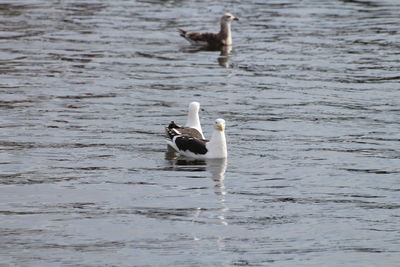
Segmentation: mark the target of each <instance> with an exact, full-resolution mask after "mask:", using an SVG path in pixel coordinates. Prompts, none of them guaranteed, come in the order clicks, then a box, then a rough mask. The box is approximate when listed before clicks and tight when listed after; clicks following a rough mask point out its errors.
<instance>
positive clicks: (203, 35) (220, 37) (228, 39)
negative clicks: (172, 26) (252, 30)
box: [178, 13, 239, 48]
mask: <svg viewBox="0 0 400 267" xmlns="http://www.w3.org/2000/svg"><path fill="white" fill-rule="evenodd" d="M233 20H239V19H238V18H236V17H235V16H233V15H232V14H231V13H225V14H224V15H223V16H222V17H221V21H220V22H221V29H220V31H219V33H211V32H189V31H185V30H182V29H178V30H179V32H180V35H181V36H182V37H183V38H185V39H186V40H188V41H189V42H190V43H192V44H196V45H202V46H208V47H216V48H219V47H222V46H226V45H232V33H231V22H232V21H233Z"/></svg>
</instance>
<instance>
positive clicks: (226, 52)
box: [182, 45, 232, 68]
mask: <svg viewBox="0 0 400 267" xmlns="http://www.w3.org/2000/svg"><path fill="white" fill-rule="evenodd" d="M182 52H186V53H199V52H220V54H219V56H218V58H217V62H218V64H219V65H220V66H221V67H223V68H230V67H231V65H230V57H231V52H232V46H231V45H224V46H222V47H220V48H213V47H207V46H205V47H204V46H191V47H185V48H184V49H182Z"/></svg>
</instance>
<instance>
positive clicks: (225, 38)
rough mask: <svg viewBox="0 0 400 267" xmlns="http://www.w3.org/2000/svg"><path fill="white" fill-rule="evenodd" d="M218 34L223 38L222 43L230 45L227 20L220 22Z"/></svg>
mask: <svg viewBox="0 0 400 267" xmlns="http://www.w3.org/2000/svg"><path fill="white" fill-rule="evenodd" d="M219 35H220V36H221V37H222V38H223V42H224V45H232V33H231V24H230V23H229V22H225V21H224V22H221V30H220V31H219Z"/></svg>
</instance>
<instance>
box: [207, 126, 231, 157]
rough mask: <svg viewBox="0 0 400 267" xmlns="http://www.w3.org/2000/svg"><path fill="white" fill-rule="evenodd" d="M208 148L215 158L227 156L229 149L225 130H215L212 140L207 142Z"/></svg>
mask: <svg viewBox="0 0 400 267" xmlns="http://www.w3.org/2000/svg"><path fill="white" fill-rule="evenodd" d="M207 149H208V151H209V153H210V156H211V157H213V158H226V157H227V156H228V151H227V148H226V138H225V133H224V132H223V131H218V130H216V131H214V133H213V134H212V136H211V139H210V142H208V143H207Z"/></svg>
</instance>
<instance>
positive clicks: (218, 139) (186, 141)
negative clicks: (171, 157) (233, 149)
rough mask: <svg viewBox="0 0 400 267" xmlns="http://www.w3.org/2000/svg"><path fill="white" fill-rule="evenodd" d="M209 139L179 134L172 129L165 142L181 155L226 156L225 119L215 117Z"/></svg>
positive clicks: (207, 157)
mask: <svg viewBox="0 0 400 267" xmlns="http://www.w3.org/2000/svg"><path fill="white" fill-rule="evenodd" d="M214 127H215V130H214V133H213V134H212V136H211V139H210V141H207V140H203V139H198V138H195V137H192V136H189V135H184V134H180V133H179V131H177V130H172V131H171V135H172V137H171V138H170V139H167V140H166V141H167V143H168V144H169V145H170V146H171V147H173V148H174V149H175V150H176V151H177V152H179V153H180V154H181V155H184V156H187V157H191V158H196V159H216V158H226V157H227V156H228V152H227V148H226V139H225V120H223V119H216V120H215V124H214Z"/></svg>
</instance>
